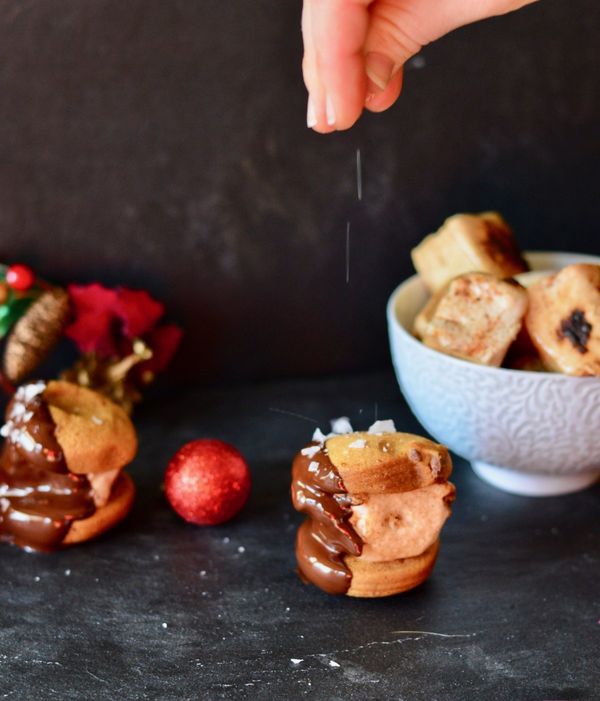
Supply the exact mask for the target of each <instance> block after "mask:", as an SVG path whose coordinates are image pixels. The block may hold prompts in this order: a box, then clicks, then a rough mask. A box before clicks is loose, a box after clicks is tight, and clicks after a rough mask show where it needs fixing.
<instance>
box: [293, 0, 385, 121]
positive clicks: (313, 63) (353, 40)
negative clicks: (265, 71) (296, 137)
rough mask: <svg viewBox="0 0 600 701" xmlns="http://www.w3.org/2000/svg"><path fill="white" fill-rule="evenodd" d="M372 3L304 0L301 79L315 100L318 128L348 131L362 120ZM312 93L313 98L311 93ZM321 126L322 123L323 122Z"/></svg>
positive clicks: (369, 0)
mask: <svg viewBox="0 0 600 701" xmlns="http://www.w3.org/2000/svg"><path fill="white" fill-rule="evenodd" d="M371 2H372V0H305V3H306V4H308V5H309V6H310V7H309V10H310V23H309V24H308V25H307V26H306V27H305V28H304V46H305V64H306V66H307V69H308V70H307V71H306V72H307V73H309V75H305V79H306V82H307V86H308V89H309V92H310V93H311V96H312V97H313V100H318V102H319V104H317V105H316V113H317V116H318V122H319V123H320V124H319V123H318V124H317V128H318V127H319V126H321V127H323V126H326V125H328V126H329V127H332V126H333V127H334V128H336V129H348V128H350V127H351V126H352V125H353V124H354V122H356V120H357V119H358V118H359V117H360V114H361V112H362V109H363V106H364V103H365V96H366V85H367V81H366V74H365V66H364V55H363V47H364V43H365V39H366V36H367V29H368V25H369V9H368V8H369V5H370V4H371ZM313 92H314V93H315V94H313ZM323 122H325V123H323Z"/></svg>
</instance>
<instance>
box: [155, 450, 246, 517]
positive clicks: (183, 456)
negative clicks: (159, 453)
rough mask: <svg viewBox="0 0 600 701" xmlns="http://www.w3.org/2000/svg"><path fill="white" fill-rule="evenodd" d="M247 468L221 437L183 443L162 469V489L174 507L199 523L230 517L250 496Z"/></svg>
mask: <svg viewBox="0 0 600 701" xmlns="http://www.w3.org/2000/svg"><path fill="white" fill-rule="evenodd" d="M251 481H252V480H251V477H250V470H249V469H248V464H247V463H246V461H245V460H244V457H243V456H242V455H241V453H240V452H239V451H237V450H236V449H235V448H234V447H233V446H231V445H229V444H228V443H224V442H223V441H219V440H213V439H202V440H197V441H192V442H191V443H186V444H185V445H184V446H183V447H182V448H180V449H179V450H178V451H177V452H176V453H175V455H174V456H173V457H172V458H171V461H170V462H169V466H168V467H167V471H166V472H165V493H166V495H167V499H168V500H169V503H170V504H171V506H172V507H173V509H175V511H176V512H177V513H178V514H179V515H180V516H181V517H182V518H183V519H185V520H186V521H189V522H190V523H196V524H197V525H199V526H214V525H216V524H218V523H225V521H229V520H230V519H232V518H233V517H234V516H235V515H236V514H237V513H238V512H239V511H240V510H241V509H242V507H243V506H244V504H245V503H246V501H247V500H248V497H249V496H250V487H251Z"/></svg>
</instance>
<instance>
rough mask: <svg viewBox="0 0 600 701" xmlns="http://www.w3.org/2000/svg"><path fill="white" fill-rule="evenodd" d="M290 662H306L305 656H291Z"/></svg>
mask: <svg viewBox="0 0 600 701" xmlns="http://www.w3.org/2000/svg"><path fill="white" fill-rule="evenodd" d="M290 662H291V663H292V664H300V662H304V658H303V657H291V658H290Z"/></svg>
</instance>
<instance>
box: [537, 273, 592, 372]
mask: <svg viewBox="0 0 600 701" xmlns="http://www.w3.org/2000/svg"><path fill="white" fill-rule="evenodd" d="M525 326H526V328H527V331H528V332H529V336H530V337H531V340H532V342H533V344H534V346H535V347H536V348H537V351H538V353H539V354H540V356H541V358H542V360H543V362H544V364H545V365H546V367H547V368H548V369H550V370H555V371H558V372H563V373H566V374H567V375H600V265H592V264H588V263H577V264H574V265H568V266H567V267H566V268H563V269H562V270H561V271H560V272H559V273H556V274H555V275H552V276H550V277H547V278H545V279H543V280H540V281H539V282H537V283H535V284H534V285H532V286H531V287H530V288H529V310H528V312H527V315H526V317H525Z"/></svg>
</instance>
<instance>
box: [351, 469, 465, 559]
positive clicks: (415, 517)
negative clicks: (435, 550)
mask: <svg viewBox="0 0 600 701" xmlns="http://www.w3.org/2000/svg"><path fill="white" fill-rule="evenodd" d="M454 494H455V489H454V485H452V484H450V483H449V482H444V483H442V484H432V485H430V486H429V487H424V488H423V489H413V490H412V491H410V492H396V493H394V494H365V495H363V496H362V497H360V498H358V499H356V502H357V503H354V504H353V505H352V516H351V517H350V523H351V524H352V526H353V527H354V530H355V531H356V532H357V533H358V535H359V536H360V538H361V539H362V541H363V550H362V554H361V557H362V558H363V559H365V560H369V561H370V562H389V561H390V560H398V559H400V558H406V557H416V556H417V555H420V554H421V553H423V552H425V550H427V548H429V547H430V546H431V545H433V543H435V542H436V541H437V540H438V538H439V537H440V531H441V530H442V526H443V525H444V523H445V522H446V519H447V518H448V517H449V516H450V513H451V511H450V504H451V503H452V501H453V500H454Z"/></svg>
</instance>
